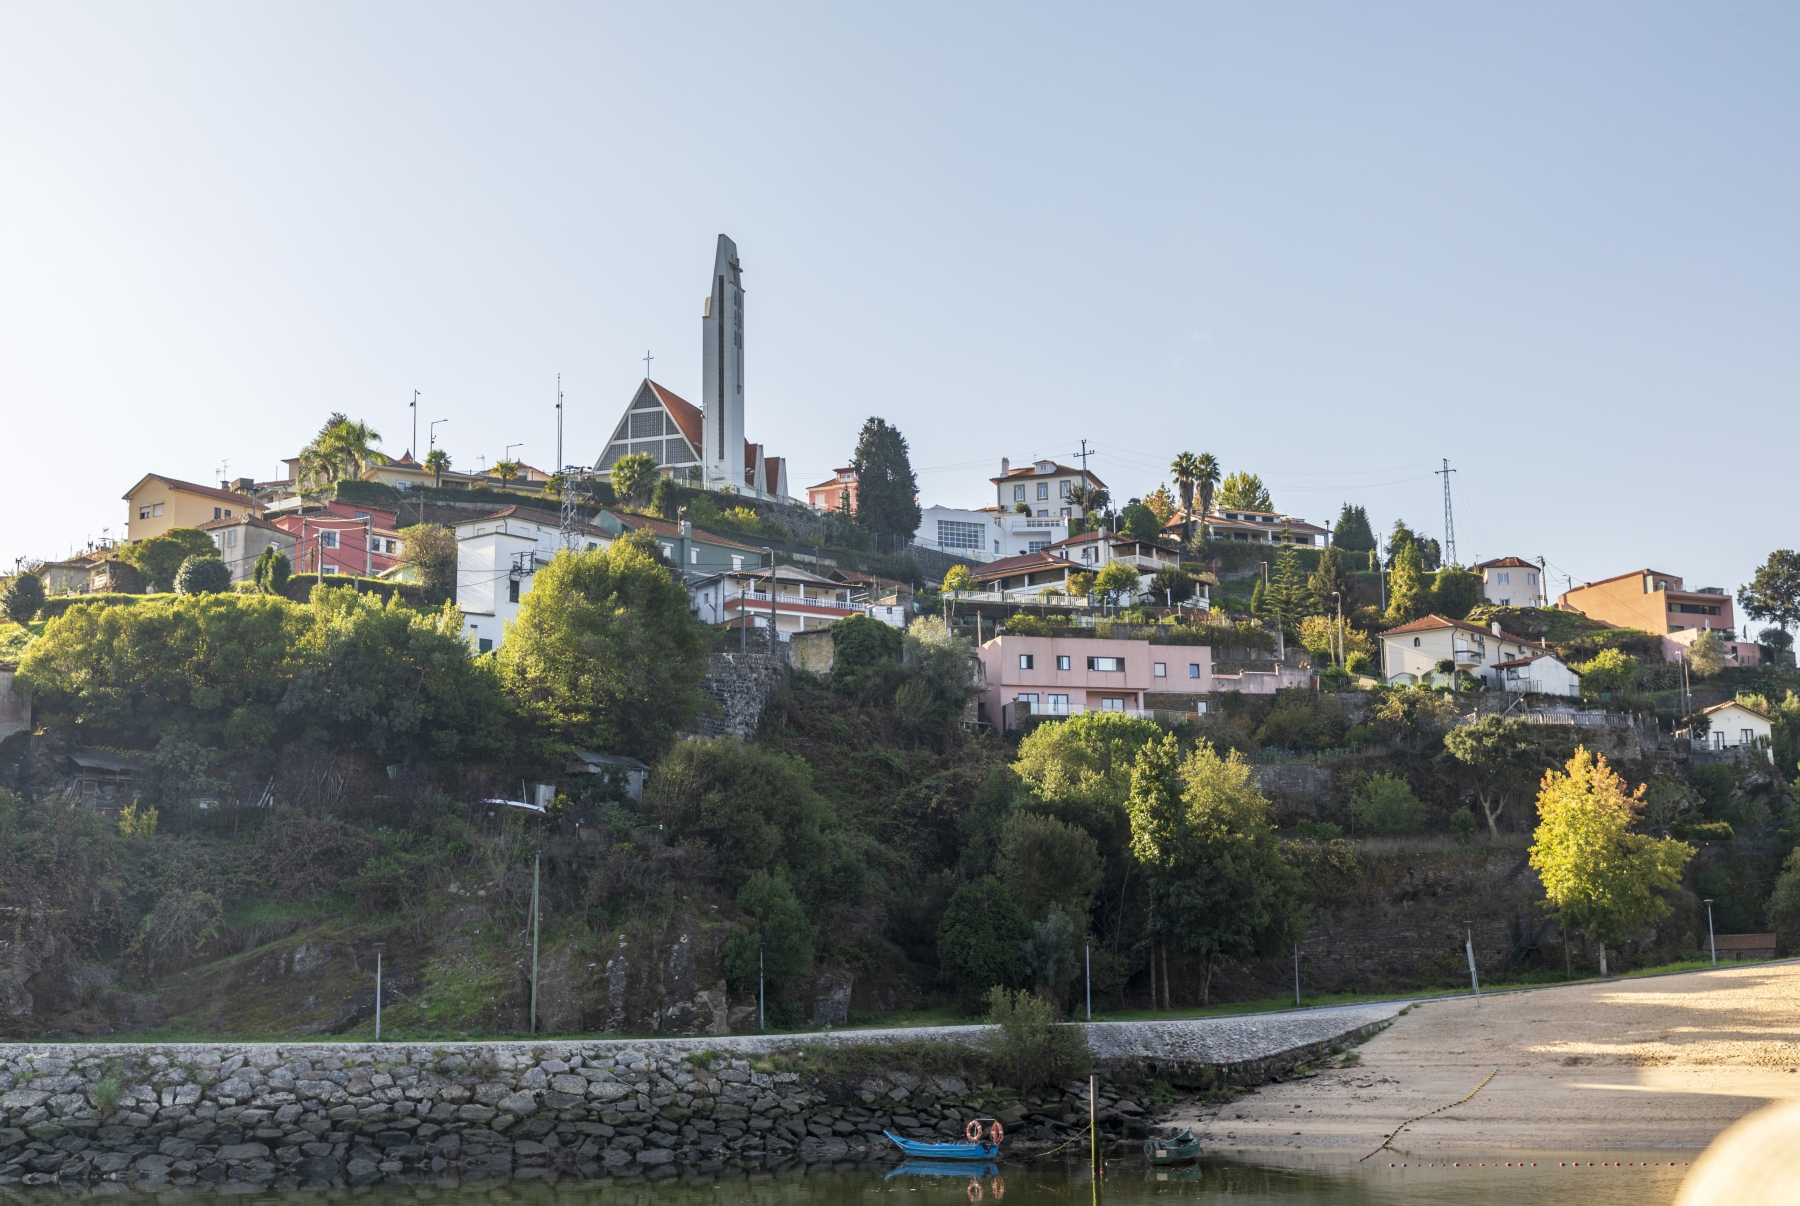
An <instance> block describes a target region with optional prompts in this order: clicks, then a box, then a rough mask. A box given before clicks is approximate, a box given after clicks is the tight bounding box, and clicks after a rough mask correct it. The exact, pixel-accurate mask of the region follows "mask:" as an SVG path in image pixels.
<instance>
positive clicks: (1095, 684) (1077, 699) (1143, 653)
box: [979, 635, 1212, 729]
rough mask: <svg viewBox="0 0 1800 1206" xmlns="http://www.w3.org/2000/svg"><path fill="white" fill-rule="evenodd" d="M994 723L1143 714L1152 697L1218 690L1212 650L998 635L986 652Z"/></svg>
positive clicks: (1006, 725)
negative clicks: (1149, 695)
mask: <svg viewBox="0 0 1800 1206" xmlns="http://www.w3.org/2000/svg"><path fill="white" fill-rule="evenodd" d="M979 652H980V654H981V665H982V670H983V671H984V673H985V674H986V676H987V690H986V691H985V692H983V693H982V695H981V706H982V710H983V712H984V713H985V715H986V718H987V721H988V723H990V724H993V725H995V726H997V727H999V728H1002V729H1010V728H1017V727H1018V722H1019V721H1020V720H1022V719H1023V718H1024V717H1026V716H1072V715H1074V714H1076V713H1078V712H1123V713H1126V714H1127V715H1137V714H1139V713H1142V712H1143V711H1144V696H1145V694H1146V693H1150V692H1163V691H1174V692H1186V693H1194V694H1203V693H1205V692H1208V691H1211V690H1212V650H1211V649H1210V648H1208V647H1207V646H1204V645H1152V644H1150V642H1148V641H1112V640H1105V639H1103V638H1099V637H1035V636H1006V635H1002V636H997V637H995V638H994V639H993V640H991V641H988V642H987V643H985V644H984V645H982V646H981V649H980V651H979Z"/></svg>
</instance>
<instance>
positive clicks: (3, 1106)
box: [0, 1089, 50, 1114]
mask: <svg viewBox="0 0 1800 1206" xmlns="http://www.w3.org/2000/svg"><path fill="white" fill-rule="evenodd" d="M49 1100H50V1094H48V1093H39V1092H37V1091H36V1090H35V1089H14V1090H12V1091H11V1092H10V1093H0V1110H4V1111H5V1112H6V1113H8V1114H22V1113H24V1112H25V1111H26V1110H29V1109H31V1108H32V1107H33V1106H39V1105H42V1104H44V1102H46V1101H49Z"/></svg>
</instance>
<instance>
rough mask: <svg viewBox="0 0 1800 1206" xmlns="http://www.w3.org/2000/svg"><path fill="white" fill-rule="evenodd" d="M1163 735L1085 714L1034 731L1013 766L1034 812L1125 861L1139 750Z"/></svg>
mask: <svg viewBox="0 0 1800 1206" xmlns="http://www.w3.org/2000/svg"><path fill="white" fill-rule="evenodd" d="M1160 736H1162V729H1161V728H1160V727H1158V726H1157V724H1156V723H1155V722H1154V721H1150V720H1142V719H1139V718H1137V717H1135V716H1125V715H1121V714H1120V713H1117V712H1081V713H1077V714H1076V715H1074V716H1071V717H1069V719H1067V720H1064V721H1059V722H1057V723H1055V724H1044V725H1039V726H1038V727H1036V728H1034V729H1033V730H1031V732H1029V733H1027V734H1026V735H1025V739H1024V740H1023V741H1021V742H1019V755H1018V758H1017V760H1016V761H1015V762H1014V763H1013V770H1014V771H1015V772H1016V773H1017V774H1018V776H1019V778H1020V780H1021V782H1023V784H1024V785H1025V788H1026V790H1027V791H1028V792H1029V793H1030V797H1031V807H1033V808H1035V809H1036V810H1038V811H1040V812H1047V813H1049V814H1050V815H1052V816H1055V817H1057V818H1059V819H1060V820H1063V821H1066V822H1068V823H1069V824H1071V825H1074V826H1076V827H1078V828H1080V829H1083V830H1085V831H1086V832H1087V833H1088V834H1090V835H1091V836H1092V837H1093V838H1094V840H1095V842H1096V843H1097V844H1098V848H1099V850H1100V854H1101V857H1102V858H1104V859H1105V860H1107V862H1109V863H1113V862H1116V861H1117V860H1118V859H1120V858H1121V857H1122V856H1123V854H1124V851H1125V846H1126V843H1127V840H1128V838H1129V827H1128V824H1127V821H1126V817H1125V797H1126V795H1127V794H1128V793H1129V792H1130V791H1131V768H1132V764H1133V762H1134V761H1135V760H1136V759H1137V755H1138V751H1139V750H1141V749H1143V748H1144V746H1145V745H1147V744H1148V743H1149V742H1151V741H1154V740H1156V739H1157V738H1159V737H1160Z"/></svg>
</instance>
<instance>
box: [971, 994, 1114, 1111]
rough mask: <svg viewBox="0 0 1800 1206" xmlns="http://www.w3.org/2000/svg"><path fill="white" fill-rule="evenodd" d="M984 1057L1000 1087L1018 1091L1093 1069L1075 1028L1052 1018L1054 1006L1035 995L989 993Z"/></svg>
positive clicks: (1066, 1079) (1083, 1040)
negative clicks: (997, 1075) (995, 1070)
mask: <svg viewBox="0 0 1800 1206" xmlns="http://www.w3.org/2000/svg"><path fill="white" fill-rule="evenodd" d="M986 1004H987V1020H988V1025H989V1026H990V1027H992V1029H991V1030H990V1031H989V1032H988V1039H987V1049H988V1057H989V1058H990V1059H991V1060H993V1062H994V1065H995V1066H996V1067H997V1068H999V1069H1000V1077H1001V1079H1002V1080H1003V1081H1004V1083H1006V1084H1008V1085H1011V1086H1012V1087H1013V1088H1015V1089H1017V1090H1018V1091H1019V1092H1021V1093H1029V1092H1031V1091H1032V1090H1034V1089H1038V1088H1042V1087H1043V1086H1045V1085H1062V1084H1067V1083H1068V1082H1069V1081H1071V1080H1079V1079H1081V1078H1082V1077H1084V1076H1086V1075H1087V1074H1088V1071H1089V1070H1090V1069H1091V1068H1092V1066H1093V1056H1092V1055H1091V1054H1089V1051H1088V1045H1087V1038H1086V1036H1084V1035H1083V1034H1082V1033H1081V1030H1080V1028H1079V1027H1076V1026H1071V1025H1068V1024H1066V1023H1058V1022H1057V1020H1056V1008H1055V1006H1054V1005H1053V1004H1052V1003H1051V1002H1050V1001H1048V1000H1045V999H1044V998H1043V997H1042V996H1039V995H1038V994H1036V993H1029V992H1016V993H1015V992H1008V991H1007V990H1006V989H1004V988H1001V987H999V986H996V987H994V988H993V989H992V990H990V991H989V993H988V995H987V998H986Z"/></svg>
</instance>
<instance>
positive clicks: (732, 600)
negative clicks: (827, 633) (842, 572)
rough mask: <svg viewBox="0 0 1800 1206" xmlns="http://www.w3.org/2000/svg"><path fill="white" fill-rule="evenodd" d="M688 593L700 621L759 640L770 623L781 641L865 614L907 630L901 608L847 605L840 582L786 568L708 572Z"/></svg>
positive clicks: (875, 605)
mask: <svg viewBox="0 0 1800 1206" xmlns="http://www.w3.org/2000/svg"><path fill="white" fill-rule="evenodd" d="M688 593H689V595H690V597H691V598H692V599H693V601H694V611H695V614H696V615H698V616H699V617H700V619H701V620H702V621H704V622H705V623H708V624H717V625H723V626H724V627H726V628H729V629H736V628H741V627H744V626H745V625H748V626H749V627H750V628H760V629H763V630H764V633H765V637H764V639H767V638H766V633H767V630H768V629H769V628H770V626H771V625H773V627H774V629H775V635H776V636H777V637H778V638H779V639H781V640H784V641H785V640H788V639H789V638H790V637H792V636H793V635H794V634H795V633H798V632H811V631H813V630H814V629H819V628H828V627H830V626H831V625H832V624H833V623H835V622H836V621H838V620H843V619H847V618H849V617H850V616H856V615H869V616H872V617H874V618H875V619H878V620H881V621H882V622H883V623H886V624H891V625H893V626H894V627H895V628H903V627H905V626H906V616H905V612H904V611H903V610H902V609H901V608H898V607H885V606H881V605H877V604H864V605H855V604H852V603H851V602H850V601H849V593H850V591H849V588H848V587H846V586H845V585H844V584H843V583H841V582H833V581H832V580H831V579H830V578H824V577H821V576H819V575H818V574H813V573H808V572H807V571H806V570H803V569H797V568H795V567H794V566H790V565H782V566H774V567H770V568H767V569H749V568H746V569H739V570H728V571H726V572H725V573H721V574H713V575H711V576H710V577H706V578H701V579H699V580H698V581H696V582H693V583H691V584H690V585H689V587H688Z"/></svg>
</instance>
